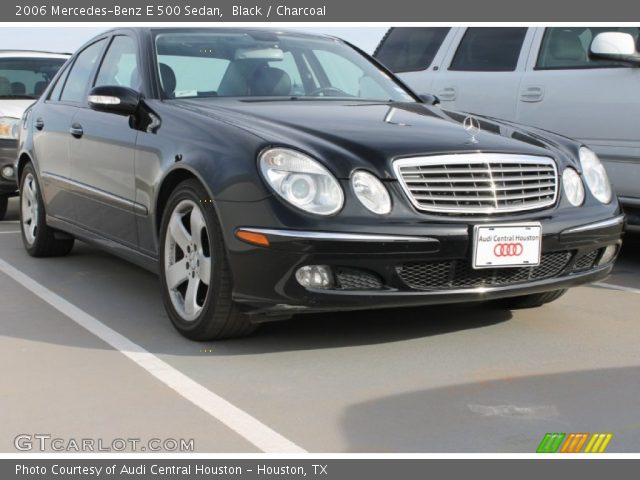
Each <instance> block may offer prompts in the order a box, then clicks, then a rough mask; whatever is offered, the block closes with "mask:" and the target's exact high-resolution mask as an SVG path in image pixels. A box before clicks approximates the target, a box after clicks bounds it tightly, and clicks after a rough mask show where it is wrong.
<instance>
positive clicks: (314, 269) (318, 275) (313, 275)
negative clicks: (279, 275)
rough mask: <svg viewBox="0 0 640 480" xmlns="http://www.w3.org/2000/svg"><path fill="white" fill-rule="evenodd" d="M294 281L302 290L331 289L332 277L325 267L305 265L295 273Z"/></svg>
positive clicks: (329, 270)
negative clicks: (296, 281)
mask: <svg viewBox="0 0 640 480" xmlns="http://www.w3.org/2000/svg"><path fill="white" fill-rule="evenodd" d="M296 280H298V283H299V284H300V285H302V286H303V287H304V288H331V287H333V275H332V274H331V268H329V267H328V266H327V265H306V266H304V267H301V268H299V269H298V271H297V272H296Z"/></svg>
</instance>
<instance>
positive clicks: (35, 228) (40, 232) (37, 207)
mask: <svg viewBox="0 0 640 480" xmlns="http://www.w3.org/2000/svg"><path fill="white" fill-rule="evenodd" d="M20 226H21V228H20V231H21V233H22V243H23V244H24V248H25V250H26V251H27V253H28V254H29V255H31V256H32V257H60V256H63V255H66V254H68V253H69V252H70V251H71V249H72V248H73V243H74V239H73V237H69V236H68V235H67V234H66V233H62V232H57V231H56V230H54V229H53V228H51V227H49V226H47V222H46V213H45V210H44V202H43V200H42V194H41V193H40V186H39V185H38V178H37V176H36V173H35V169H34V168H33V165H31V164H29V165H27V166H25V167H24V170H23V172H22V177H21V179H20Z"/></svg>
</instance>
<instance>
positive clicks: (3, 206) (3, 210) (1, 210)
mask: <svg viewBox="0 0 640 480" xmlns="http://www.w3.org/2000/svg"><path fill="white" fill-rule="evenodd" d="M8 204H9V197H7V196H6V195H0V220H4V216H5V215H6V214H7V205H8Z"/></svg>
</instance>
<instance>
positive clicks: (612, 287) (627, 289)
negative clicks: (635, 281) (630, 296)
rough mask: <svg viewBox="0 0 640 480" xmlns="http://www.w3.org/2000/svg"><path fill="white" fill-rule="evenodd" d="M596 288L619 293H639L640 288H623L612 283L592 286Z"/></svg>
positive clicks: (599, 283)
mask: <svg viewBox="0 0 640 480" xmlns="http://www.w3.org/2000/svg"><path fill="white" fill-rule="evenodd" d="M593 285H594V286H596V287H602V288H608V289H609V290H620V291H621V292H630V293H640V288H633V287H624V286H622V285H615V284H613V283H604V282H597V283H594V284H593Z"/></svg>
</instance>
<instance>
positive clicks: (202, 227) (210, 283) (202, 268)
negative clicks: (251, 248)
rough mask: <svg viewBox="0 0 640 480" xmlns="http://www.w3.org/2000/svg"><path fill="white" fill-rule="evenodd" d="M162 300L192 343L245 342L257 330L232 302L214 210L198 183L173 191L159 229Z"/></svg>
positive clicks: (225, 257)
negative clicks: (243, 338) (230, 340)
mask: <svg viewBox="0 0 640 480" xmlns="http://www.w3.org/2000/svg"><path fill="white" fill-rule="evenodd" d="M159 262H160V283H161V286H162V300H163V302H164V306H165V309H166V311H167V313H168V315H169V318H170V319H171V322H172V323H173V326H174V327H175V328H176V329H177V330H178V331H179V332H180V333H181V334H182V335H183V336H185V337H187V338H189V339H191V340H198V341H205V340H214V339H223V338H233V337H243V336H246V335H248V334H250V333H251V332H253V331H254V330H255V329H256V328H257V327H256V326H255V325H254V324H253V323H251V321H250V320H249V318H248V317H247V316H246V315H244V314H243V313H242V312H240V311H239V310H238V308H237V307H236V305H235V304H234V303H233V301H232V299H231V292H232V279H231V271H230V269H229V265H228V262H227V253H226V249H225V246H224V242H223V239H222V231H221V229H220V224H219V222H218V219H217V216H216V212H215V209H214V207H213V204H212V203H211V200H210V199H209V196H208V194H207V192H206V190H205V189H204V188H203V187H202V185H201V184H200V183H199V182H198V181H196V180H186V181H184V182H182V183H180V184H179V185H178V187H177V188H176V189H175V190H174V191H173V193H172V194H171V196H170V197H169V200H168V202H167V205H166V207H165V209H164V214H163V217H162V225H161V227H160V258H159Z"/></svg>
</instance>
